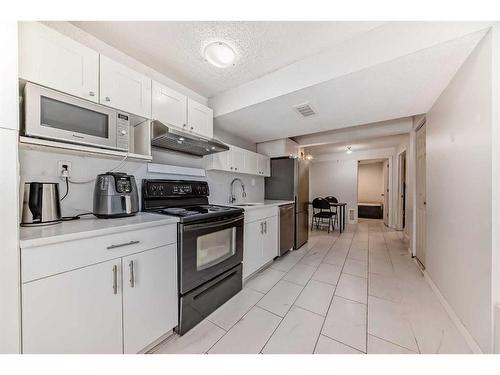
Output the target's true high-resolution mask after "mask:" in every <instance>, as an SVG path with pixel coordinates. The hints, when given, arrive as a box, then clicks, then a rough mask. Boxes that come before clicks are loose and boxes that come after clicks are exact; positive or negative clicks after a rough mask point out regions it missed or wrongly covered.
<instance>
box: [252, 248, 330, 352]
mask: <svg viewBox="0 0 500 375" xmlns="http://www.w3.org/2000/svg"><path fill="white" fill-rule="evenodd" d="M335 241H336V240H335ZM335 241H333V243H332V245H331V246H330V247H329V248H328V251H330V249H331V248H332V247H333V244H334V243H335ZM314 246H315V245H313V248H314ZM313 248H311V249H310V250H309V252H310V251H312V250H313ZM328 251H327V252H328ZM304 256H306V254H304ZM325 256H326V254H325ZM301 259H302V258H301ZM297 263H298V262H297ZM320 264H321V263H320ZM294 267H295V266H294ZM292 268H293V267H292ZM292 268H291V269H290V271H291V270H292ZM318 268H319V264H318V266H316V269H315V272H316V270H317V269H318ZM290 271H288V272H290ZM288 272H287V273H286V274H285V275H283V277H285V276H286V275H287V274H288ZM311 277H312V276H311ZM310 280H311V279H309V280H308V282H307V283H306V285H307V284H308V283H309V281H310ZM284 281H287V280H284ZM295 285H297V284H295ZM306 285H305V286H303V287H302V290H301V291H300V293H299V294H298V295H297V297H296V298H295V299H294V300H293V303H292V304H291V305H290V308H289V309H288V310H287V312H286V313H285V315H284V316H283V318H282V319H281V321H280V322H279V324H278V325H277V326H276V328H275V329H274V330H273V333H271V335H270V336H269V338H268V339H267V340H266V342H265V344H264V346H262V348H261V349H260V351H259V353H260V354H264V353H262V351H263V350H264V348H265V347H266V345H267V344H268V342H269V340H271V338H272V337H273V336H274V334H275V333H276V331H277V330H278V328H279V327H280V326H281V324H282V323H283V321H284V320H285V318H286V316H287V315H288V313H289V312H290V310H291V309H292V307H293V306H295V302H296V301H297V300H298V299H299V297H300V295H301V294H302V292H304V289H305V288H306ZM257 307H260V306H257ZM296 307H298V308H300V306H296ZM303 310H306V309H303ZM266 311H267V310H266ZM306 311H308V310H306ZM311 313H312V311H311ZM320 316H321V315H320ZM324 319H326V316H325V317H324ZM323 323H324V320H323ZM321 327H322V328H323V325H322V326H321ZM320 335H321V330H320ZM314 349H316V345H314V348H313V353H314Z"/></svg>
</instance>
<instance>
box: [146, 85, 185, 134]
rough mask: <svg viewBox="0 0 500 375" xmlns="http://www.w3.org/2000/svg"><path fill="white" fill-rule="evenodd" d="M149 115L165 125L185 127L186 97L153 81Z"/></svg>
mask: <svg viewBox="0 0 500 375" xmlns="http://www.w3.org/2000/svg"><path fill="white" fill-rule="evenodd" d="M151 112H152V113H151V115H152V118H153V120H158V121H160V122H162V123H163V124H165V125H171V126H176V127H178V128H181V129H183V130H186V127H187V96H186V95H183V94H181V93H179V92H177V91H175V90H172V89H171V88H168V87H166V86H164V85H162V84H161V83H158V82H156V81H153V97H152V110H151Z"/></svg>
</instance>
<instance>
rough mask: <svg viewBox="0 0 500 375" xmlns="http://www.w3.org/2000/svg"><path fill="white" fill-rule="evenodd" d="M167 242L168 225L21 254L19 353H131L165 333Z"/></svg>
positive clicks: (171, 311) (172, 320)
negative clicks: (36, 270)
mask: <svg viewBox="0 0 500 375" xmlns="http://www.w3.org/2000/svg"><path fill="white" fill-rule="evenodd" d="M159 233H162V235H161V236H158V234H159ZM175 241H176V224H173V225H166V226H156V227H152V228H144V229H138V230H128V231H127V232H123V233H116V234H112V235H105V236H98V237H92V238H86V239H79V240H74V241H70V242H62V243H55V244H52V245H42V246H40V247H33V248H29V249H22V251H21V262H22V263H24V266H23V268H22V269H23V270H24V271H25V272H24V273H23V274H22V282H23V284H22V349H23V353H54V354H62V353H81V354H84V353H95V354H100V353H137V352H140V351H142V350H143V349H145V348H146V347H148V346H149V345H150V344H152V343H153V342H155V341H156V340H157V339H158V338H160V337H162V336H164V335H165V334H167V333H169V332H170V331H171V330H172V329H173V328H175V327H176V326H177V311H178V310H177V308H178V302H177V244H176V242H175ZM91 245H92V248H90V246H91ZM60 251H64V252H65V253H66V255H61V256H59V257H57V256H55V255H57V254H62V252H60ZM110 257H112V259H110ZM46 258H48V259H46ZM35 262H36V263H37V264H38V271H39V272H38V273H35V272H34V269H35V267H34V263H35ZM54 264H55V265H57V267H55V266H54Z"/></svg>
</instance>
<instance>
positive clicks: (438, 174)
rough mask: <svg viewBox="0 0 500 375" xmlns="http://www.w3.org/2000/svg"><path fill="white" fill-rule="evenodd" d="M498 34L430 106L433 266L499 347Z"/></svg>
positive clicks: (460, 309)
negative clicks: (495, 321) (495, 236)
mask: <svg viewBox="0 0 500 375" xmlns="http://www.w3.org/2000/svg"><path fill="white" fill-rule="evenodd" d="M491 43H492V40H491V33H488V34H487V35H486V37H484V39H483V40H482V41H481V42H480V43H479V44H478V46H477V47H476V48H475V50H474V51H473V52H472V53H471V55H470V56H469V57H468V59H467V60H466V61H465V63H464V64H463V66H462V67H461V68H460V69H459V71H458V72H457V74H456V75H455V77H454V78H453V80H452V81H451V82H450V84H449V86H448V87H447V88H446V89H445V90H444V91H443V93H442V94H441V96H440V97H439V98H438V99H437V100H436V102H435V103H434V105H433V107H432V108H431V110H430V111H429V112H428V113H427V159H426V160H427V165H426V169H427V251H426V272H427V273H428V274H429V276H430V277H431V278H432V280H433V281H434V283H435V284H436V285H437V287H438V288H439V290H440V292H441V293H442V295H443V296H444V298H445V299H446V300H447V302H448V303H449V304H450V305H451V306H452V308H453V309H454V311H455V313H456V314H457V315H458V317H459V318H460V320H461V321H462V323H463V324H464V326H465V327H466V329H467V330H468V331H469V333H470V334H471V335H472V336H473V338H474V339H475V341H476V342H477V343H478V344H479V346H480V347H481V349H482V350H483V351H484V352H491V350H492V330H491V328H492V327H491V322H492V310H491V309H492V308H491V267H492V264H491V260H492V255H491V253H492V247H491V245H492V239H491V237H492V235H491V233H492V219H491V218H492V208H491V205H492V198H491V191H492V190H491V189H492V174H491V167H492V161H491V160H492V151H491V149H492V147H491V137H492V126H491V123H492V118H491V113H492V93H491V90H492V85H491V78H492V75H491V69H492V62H491V59H492V45H491Z"/></svg>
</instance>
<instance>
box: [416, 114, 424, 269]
mask: <svg viewBox="0 0 500 375" xmlns="http://www.w3.org/2000/svg"><path fill="white" fill-rule="evenodd" d="M416 138H417V139H416V141H417V142H416V143H417V147H416V148H417V168H416V169H417V171H416V172H417V175H416V178H417V181H416V190H417V191H416V196H417V223H416V224H417V227H416V236H415V240H416V245H415V247H416V256H417V259H418V261H419V262H420V263H421V264H422V265H423V266H424V267H425V251H426V228H425V226H426V218H425V216H426V205H427V202H426V188H425V184H426V174H425V173H426V170H425V158H426V155H425V123H424V125H422V127H421V128H420V129H418V130H417V137H416Z"/></svg>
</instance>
